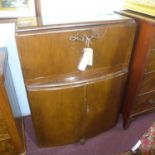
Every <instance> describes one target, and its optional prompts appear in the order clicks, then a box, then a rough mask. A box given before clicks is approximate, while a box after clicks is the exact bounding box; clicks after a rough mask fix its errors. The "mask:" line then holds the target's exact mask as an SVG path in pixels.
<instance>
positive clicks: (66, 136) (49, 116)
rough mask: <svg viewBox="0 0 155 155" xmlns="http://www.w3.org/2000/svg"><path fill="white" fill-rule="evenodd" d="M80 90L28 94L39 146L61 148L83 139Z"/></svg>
mask: <svg viewBox="0 0 155 155" xmlns="http://www.w3.org/2000/svg"><path fill="white" fill-rule="evenodd" d="M83 92H84V87H82V86H81V87H75V88H66V89H58V90H36V91H32V90H28V94H29V100H30V108H31V112H32V119H33V123H34V126H35V132H36V138H37V141H38V145H39V146H54V145H64V144H68V143H73V142H76V141H79V140H80V138H81V137H82V136H83V133H82V131H83V129H82V126H83V125H82V124H83V118H84V114H85V108H84V106H85V104H84V93H83Z"/></svg>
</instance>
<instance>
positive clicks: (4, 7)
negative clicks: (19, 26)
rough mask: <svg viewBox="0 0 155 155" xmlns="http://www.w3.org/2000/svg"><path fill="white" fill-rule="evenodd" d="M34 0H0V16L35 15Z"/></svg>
mask: <svg viewBox="0 0 155 155" xmlns="http://www.w3.org/2000/svg"><path fill="white" fill-rule="evenodd" d="M35 14H36V13H35V1H34V0H0V18H16V17H30V16H31V17H32V16H35Z"/></svg>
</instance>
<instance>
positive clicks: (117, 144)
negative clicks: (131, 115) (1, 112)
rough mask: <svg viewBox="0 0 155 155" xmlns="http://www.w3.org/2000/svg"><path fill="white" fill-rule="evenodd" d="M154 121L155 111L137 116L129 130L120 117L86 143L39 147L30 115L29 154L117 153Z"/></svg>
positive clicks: (27, 136) (97, 154)
mask: <svg viewBox="0 0 155 155" xmlns="http://www.w3.org/2000/svg"><path fill="white" fill-rule="evenodd" d="M153 121H155V112H153V113H149V114H146V115H143V116H139V117H137V118H136V119H134V120H133V122H132V123H131V125H130V127H129V128H128V129H127V130H123V129H122V119H121V118H120V119H119V120H118V122H117V124H116V126H115V127H113V128H112V129H111V130H108V131H107V132H104V133H102V134H100V135H98V136H96V137H94V138H91V139H89V140H88V141H87V142H86V143H85V144H84V145H80V144H79V143H75V144H70V145H65V146H59V147H50V148H38V147H37V145H36V140H35V135H34V129H33V125H32V121H31V117H30V116H28V117H25V118H24V123H25V130H26V131H25V134H26V145H27V146H26V147H27V155H117V154H119V153H122V152H125V151H128V150H129V149H130V148H131V147H132V146H133V145H134V144H135V143H136V142H137V141H138V139H139V138H140V137H141V136H142V134H143V133H144V132H145V131H146V130H147V128H148V127H149V126H150V125H151V124H152V123H153Z"/></svg>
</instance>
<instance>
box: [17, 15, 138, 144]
mask: <svg viewBox="0 0 155 155" xmlns="http://www.w3.org/2000/svg"><path fill="white" fill-rule="evenodd" d="M135 26H136V25H135V22H134V21H133V20H132V19H130V18H126V17H122V16H117V18H115V16H114V18H113V19H112V20H104V21H100V22H90V23H77V24H72V25H69V24H66V25H65V24H64V25H57V26H54V25H51V26H50V25H49V26H40V27H30V28H28V27H26V28H19V29H17V32H16V40H17V46H18V52H19V56H20V61H21V65H22V70H23V75H24V80H25V85H26V88H27V94H28V98H29V104H30V109H31V113H32V119H33V123H34V127H35V133H36V138H37V142H38V145H39V146H55V145H64V144H68V143H73V142H77V141H81V142H84V139H87V138H90V137H92V136H95V135H97V134H99V133H101V132H103V131H105V130H108V129H110V128H111V127H113V126H114V125H115V123H116V121H117V117H118V114H119V111H120V107H121V103H122V97H123V94H124V87H125V83H126V79H127V74H128V65H129V61H130V56H131V51H132V44H133V39H134V34H135ZM88 38H89V39H91V41H90V42H89V45H88V42H87V39H88ZM88 46H89V47H90V48H92V49H93V65H92V66H87V68H86V70H85V71H83V72H82V71H79V70H78V65H79V62H80V60H81V58H82V55H83V49H84V48H86V47H88Z"/></svg>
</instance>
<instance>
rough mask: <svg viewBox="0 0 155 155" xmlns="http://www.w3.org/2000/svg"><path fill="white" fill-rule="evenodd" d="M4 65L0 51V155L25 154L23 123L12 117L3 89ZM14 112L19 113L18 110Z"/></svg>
mask: <svg viewBox="0 0 155 155" xmlns="http://www.w3.org/2000/svg"><path fill="white" fill-rule="evenodd" d="M6 65H7V54H6V51H5V50H4V49H0V154H1V155H19V154H20V153H24V152H25V149H24V139H23V138H24V135H23V122H22V119H21V117H18V118H17V117H16V116H14V114H15V113H13V112H12V109H11V106H10V102H9V99H8V95H7V91H6V87H5V80H6V77H5V71H6ZM14 106H15V105H14ZM16 108H18V107H17V106H16ZM16 111H17V112H19V109H16Z"/></svg>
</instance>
